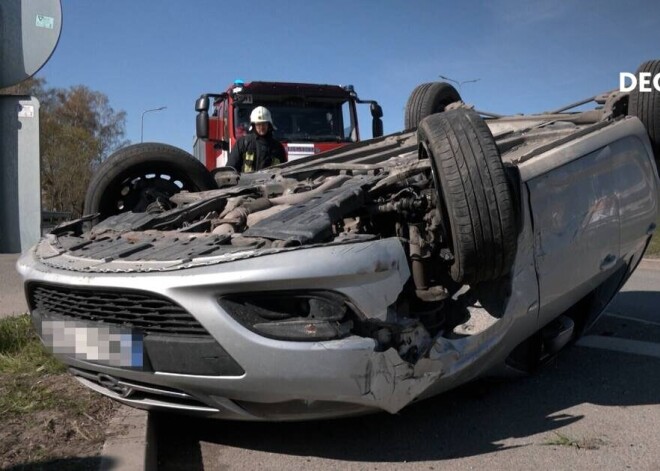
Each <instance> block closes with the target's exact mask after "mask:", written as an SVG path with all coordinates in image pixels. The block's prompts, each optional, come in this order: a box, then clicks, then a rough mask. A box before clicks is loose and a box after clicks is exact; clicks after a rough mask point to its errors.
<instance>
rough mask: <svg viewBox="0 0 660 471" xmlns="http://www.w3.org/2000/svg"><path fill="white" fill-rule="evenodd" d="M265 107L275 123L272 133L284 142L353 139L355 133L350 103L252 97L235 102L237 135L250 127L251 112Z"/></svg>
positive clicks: (349, 140) (235, 131)
mask: <svg viewBox="0 0 660 471" xmlns="http://www.w3.org/2000/svg"><path fill="white" fill-rule="evenodd" d="M257 106H265V107H266V108H268V109H269V110H270V112H271V114H272V117H273V122H274V124H275V128H276V129H275V131H274V133H273V136H274V137H275V139H277V140H279V141H281V142H353V141H354V140H355V132H354V126H353V120H352V119H351V113H350V108H349V102H348V101H343V102H336V101H335V102H328V101H311V100H310V99H303V98H297V99H293V100H289V101H286V102H282V101H279V102H276V101H270V100H266V99H259V98H258V97H256V96H255V97H252V103H249V104H242V103H241V104H236V105H235V108H234V110H235V111H234V135H235V136H236V137H237V138H239V137H241V136H242V135H244V134H245V133H246V132H247V131H248V129H249V127H250V113H251V112H252V110H253V109H254V108H255V107H257Z"/></svg>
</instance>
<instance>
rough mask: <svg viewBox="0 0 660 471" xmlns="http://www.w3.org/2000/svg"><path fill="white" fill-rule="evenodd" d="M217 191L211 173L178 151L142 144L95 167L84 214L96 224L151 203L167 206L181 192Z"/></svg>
mask: <svg viewBox="0 0 660 471" xmlns="http://www.w3.org/2000/svg"><path fill="white" fill-rule="evenodd" d="M214 188H217V186H216V184H215V181H214V180H213V177H212V176H211V173H210V172H209V171H208V170H206V167H204V165H202V163H201V162H200V161H198V160H197V159H195V158H194V157H193V156H192V155H190V154H189V153H187V152H185V151H184V150H182V149H179V148H177V147H173V146H170V145H167V144H160V143H144V144H134V145H132V146H128V147H124V148H123V149H120V150H118V151H117V152H115V153H114V154H112V155H111V156H110V157H108V159H107V160H106V161H105V162H103V163H102V164H101V166H100V167H99V168H98V170H97V171H96V173H95V174H94V177H93V178H92V181H91V182H90V184H89V187H88V189H87V195H86V196H85V207H84V214H96V213H98V214H99V215H100V216H99V217H98V218H97V219H96V220H95V222H98V221H100V220H102V219H105V218H107V217H109V216H112V215H115V214H119V213H123V212H125V211H134V212H142V211H146V209H147V206H149V205H151V204H155V205H161V206H162V207H163V209H167V208H168V207H169V201H168V198H169V197H170V196H172V195H173V194H175V193H178V192H179V191H182V190H187V191H204V190H211V189H214Z"/></svg>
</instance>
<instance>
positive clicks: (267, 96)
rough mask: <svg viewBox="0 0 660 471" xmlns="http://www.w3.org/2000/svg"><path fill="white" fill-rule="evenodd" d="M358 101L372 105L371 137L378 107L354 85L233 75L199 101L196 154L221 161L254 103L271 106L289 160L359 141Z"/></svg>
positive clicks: (378, 130)
mask: <svg viewBox="0 0 660 471" xmlns="http://www.w3.org/2000/svg"><path fill="white" fill-rule="evenodd" d="M211 99H213V103H212V104H211ZM360 103H366V104H369V105H370V109H371V116H372V118H373V120H372V135H373V137H380V136H382V135H383V122H382V119H381V118H382V116H383V111H382V108H381V107H380V105H379V104H378V103H377V102H376V101H374V100H360V99H359V98H358V96H357V94H356V93H355V90H354V89H353V86H352V85H348V86H344V87H342V86H339V85H319V84H307V83H285V82H249V83H244V82H243V81H241V80H237V81H235V82H234V84H233V85H232V86H230V87H229V88H228V89H227V91H226V92H224V93H221V94H212V93H207V94H204V95H202V96H201V97H200V98H199V99H198V100H197V102H196V104H195V110H196V111H197V139H196V141H195V145H194V153H195V157H197V159H199V160H200V161H201V162H202V163H204V164H205V165H206V168H208V169H209V170H213V169H215V168H218V167H223V166H225V165H226V162H227V156H228V154H229V152H230V151H231V149H232V148H233V146H234V145H235V144H236V141H237V140H238V139H239V138H240V137H241V136H243V135H244V134H245V133H247V132H248V130H249V127H250V112H251V111H252V110H253V109H254V108H255V107H257V106H265V107H266V108H268V109H269V110H270V112H271V114H272V116H273V122H274V124H275V130H274V137H275V138H276V139H277V140H279V141H280V142H282V144H284V147H285V149H286V151H287V155H288V159H289V161H291V160H295V159H298V158H301V157H305V156H307V155H312V154H318V153H320V152H324V151H326V150H331V149H335V148H337V147H340V146H342V145H345V144H347V143H350V142H356V141H358V140H360V129H359V126H358V117H357V106H356V105H357V104H360Z"/></svg>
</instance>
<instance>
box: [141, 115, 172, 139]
mask: <svg viewBox="0 0 660 471" xmlns="http://www.w3.org/2000/svg"><path fill="white" fill-rule="evenodd" d="M166 109H167V106H161V107H160V108H154V109H151V110H145V111H143V112H142V124H141V125H140V142H144V115H145V114H147V113H150V112H152V111H162V110H166Z"/></svg>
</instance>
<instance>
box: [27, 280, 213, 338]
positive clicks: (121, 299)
mask: <svg viewBox="0 0 660 471" xmlns="http://www.w3.org/2000/svg"><path fill="white" fill-rule="evenodd" d="M28 299H29V302H30V308H31V309H32V310H39V311H40V314H41V315H42V316H47V317H60V316H63V317H68V318H74V319H80V320H84V321H92V322H104V323H107V324H114V325H121V326H124V327H130V328H135V329H138V330H141V331H142V332H145V333H157V334H170V335H195V336H199V335H209V333H208V332H207V331H206V329H204V327H202V325H201V324H200V323H199V322H198V321H197V320H196V319H195V318H194V317H193V316H192V315H191V314H190V313H189V312H187V311H186V310H185V309H183V308H182V307H181V306H179V305H178V304H175V303H174V302H172V301H170V300H169V299H167V298H164V297H161V296H158V295H154V294H151V293H143V292H139V291H132V290H114V289H78V288H70V287H63V286H55V285H45V284H30V285H29V286H28Z"/></svg>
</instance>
